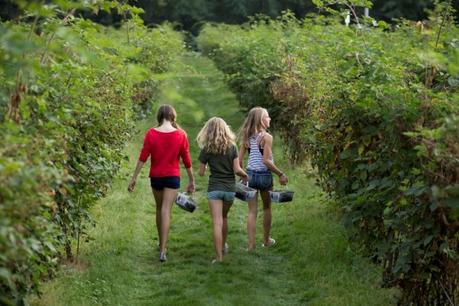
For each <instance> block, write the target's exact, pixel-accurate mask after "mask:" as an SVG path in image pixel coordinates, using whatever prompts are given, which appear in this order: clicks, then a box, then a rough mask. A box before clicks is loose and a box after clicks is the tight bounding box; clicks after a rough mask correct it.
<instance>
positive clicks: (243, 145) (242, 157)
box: [238, 143, 247, 168]
mask: <svg viewBox="0 0 459 306" xmlns="http://www.w3.org/2000/svg"><path fill="white" fill-rule="evenodd" d="M245 150H247V149H246V147H245V143H242V144H241V147H240V148H239V155H238V157H239V158H238V160H239V161H238V162H239V166H240V167H241V168H243V167H244V165H243V162H244V155H245Z"/></svg>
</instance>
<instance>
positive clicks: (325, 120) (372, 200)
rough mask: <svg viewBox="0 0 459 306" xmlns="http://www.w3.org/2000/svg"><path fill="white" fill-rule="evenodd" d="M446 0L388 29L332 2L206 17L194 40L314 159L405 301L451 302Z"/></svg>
mask: <svg viewBox="0 0 459 306" xmlns="http://www.w3.org/2000/svg"><path fill="white" fill-rule="evenodd" d="M315 2H316V4H317V5H318V7H320V8H323V9H326V8H327V7H328V8H330V7H329V6H328V5H329V4H331V3H334V2H336V1H315ZM339 2H340V3H342V4H344V5H345V7H346V8H348V9H351V10H353V9H355V8H356V7H357V6H358V5H368V1H339ZM449 4H450V3H448V1H446V2H440V3H438V4H437V6H436V8H435V10H434V11H433V12H432V14H431V15H430V17H429V21H428V22H425V23H424V24H420V23H414V22H401V23H399V24H397V26H396V27H394V28H393V29H392V30H389V28H388V27H387V24H385V23H384V22H379V24H376V26H375V23H374V22H373V21H372V20H364V19H363V20H362V19H361V20H360V22H361V24H360V25H357V26H355V27H354V26H351V27H346V26H344V25H342V21H341V17H340V12H335V15H336V17H332V16H329V17H323V16H312V17H310V18H306V19H304V20H299V19H296V18H295V17H294V16H293V15H292V14H285V15H283V16H282V17H281V18H279V19H276V20H274V19H268V18H260V19H258V20H256V21H253V22H251V23H250V24H247V25H243V26H234V25H233V26H231V25H210V24H208V25H206V26H205V27H204V29H203V31H202V32H201V34H200V36H199V38H198V43H199V47H200V48H201V50H202V51H203V52H204V53H205V54H207V55H208V56H209V57H211V58H212V59H214V61H215V62H216V64H217V66H218V67H219V68H220V69H221V70H222V71H224V72H225V73H226V75H227V78H228V82H229V84H230V86H231V88H232V89H233V90H234V92H235V93H236V94H237V95H238V97H239V100H240V103H241V105H242V106H243V107H245V108H247V109H248V108H251V107H253V106H257V105H261V106H264V107H266V108H268V109H269V111H270V114H271V115H272V116H271V117H272V118H273V126H274V128H275V129H276V130H278V131H279V132H280V134H281V135H282V136H283V137H282V138H283V140H284V141H285V143H286V144H287V145H288V148H289V151H290V156H291V159H292V161H293V162H296V163H297V164H298V165H302V161H303V160H304V159H305V158H307V159H309V160H310V162H311V163H312V165H313V166H315V167H316V169H317V170H318V173H319V176H320V185H321V186H322V187H323V189H324V190H325V191H327V192H328V193H329V195H330V196H331V197H332V198H333V199H334V200H335V201H336V203H337V204H338V205H339V207H341V209H342V211H343V213H344V222H345V224H346V225H347V226H348V227H349V228H350V229H351V231H352V237H353V238H354V239H356V240H357V241H359V242H360V243H361V244H362V246H363V247H364V248H365V250H366V251H367V252H368V254H369V256H371V257H372V258H373V259H374V260H375V261H376V262H379V263H381V264H382V265H383V267H384V276H383V279H384V285H385V286H399V287H400V288H402V289H403V291H404V297H403V299H402V301H401V302H402V304H408V303H413V304H414V305H455V304H457V303H458V301H459V291H458V282H459V265H458V251H459V245H458V237H459V235H458V231H459V185H458V182H457V180H458V176H459V147H458V144H459V129H458V126H459V91H458V89H459V41H458V37H459V29H458V27H457V26H456V25H455V24H454V21H453V14H452V10H451V7H450V6H449ZM356 11H357V10H356ZM328 12H329V13H330V14H332V15H333V13H334V12H333V10H328Z"/></svg>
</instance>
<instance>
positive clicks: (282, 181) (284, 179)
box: [279, 174, 288, 185]
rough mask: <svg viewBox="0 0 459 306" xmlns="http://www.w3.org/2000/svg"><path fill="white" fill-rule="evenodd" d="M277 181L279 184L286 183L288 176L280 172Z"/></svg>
mask: <svg viewBox="0 0 459 306" xmlns="http://www.w3.org/2000/svg"><path fill="white" fill-rule="evenodd" d="M279 183H280V184H281V185H287V183H288V177H287V176H286V175H285V174H282V175H281V176H279Z"/></svg>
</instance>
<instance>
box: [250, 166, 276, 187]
mask: <svg viewBox="0 0 459 306" xmlns="http://www.w3.org/2000/svg"><path fill="white" fill-rule="evenodd" d="M247 175H248V176H249V187H251V188H253V189H257V190H260V191H265V190H271V189H272V188H273V174H272V173H271V171H255V170H250V169H247Z"/></svg>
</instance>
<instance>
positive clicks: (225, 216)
mask: <svg viewBox="0 0 459 306" xmlns="http://www.w3.org/2000/svg"><path fill="white" fill-rule="evenodd" d="M232 204H233V203H231V202H223V214H222V217H223V226H222V247H223V248H225V243H226V238H228V212H229V210H230V208H231V205H232Z"/></svg>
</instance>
